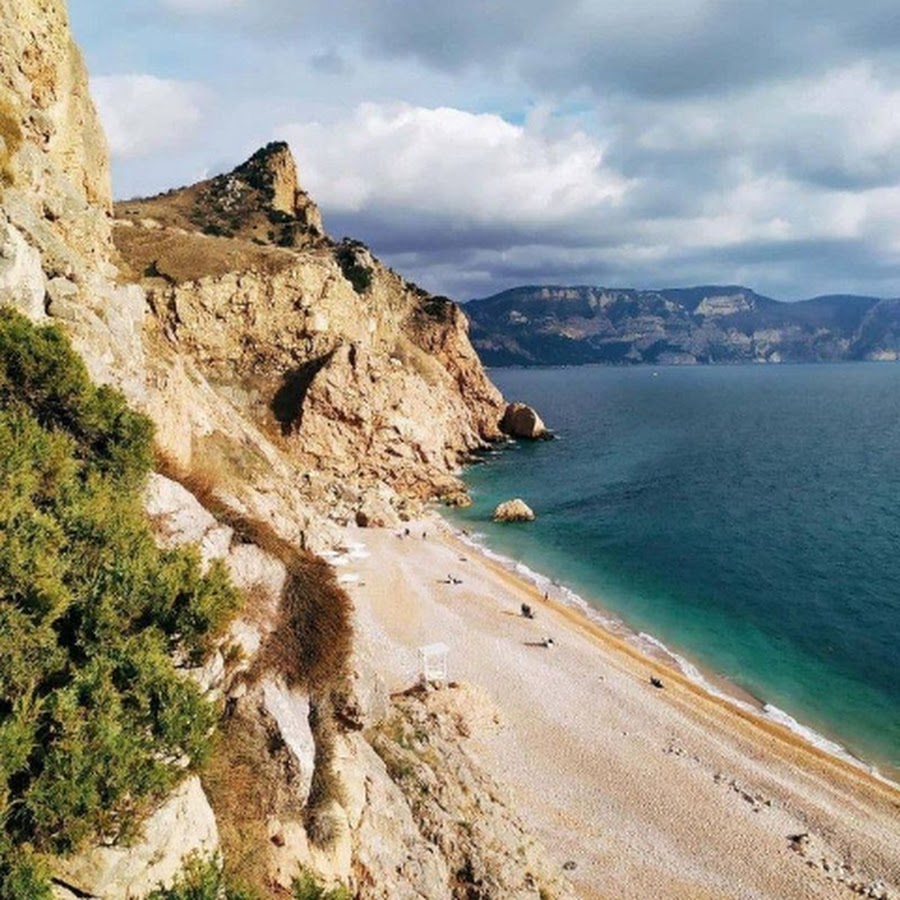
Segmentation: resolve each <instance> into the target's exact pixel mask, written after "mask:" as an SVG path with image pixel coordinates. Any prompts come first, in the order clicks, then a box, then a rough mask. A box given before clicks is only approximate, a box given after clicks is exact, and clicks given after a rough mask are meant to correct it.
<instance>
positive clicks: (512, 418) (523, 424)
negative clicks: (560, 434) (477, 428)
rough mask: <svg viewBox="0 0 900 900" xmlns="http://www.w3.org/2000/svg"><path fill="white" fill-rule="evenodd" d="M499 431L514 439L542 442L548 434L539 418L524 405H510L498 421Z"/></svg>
mask: <svg viewBox="0 0 900 900" xmlns="http://www.w3.org/2000/svg"><path fill="white" fill-rule="evenodd" d="M500 430H501V431H502V432H503V433H504V434H508V435H509V436H510V437H515V438H528V439H529V440H533V441H536V440H544V439H546V438H549V437H550V436H551V435H550V432H549V431H548V430H547V426H546V425H544V423H543V421H542V420H541V417H540V416H539V415H538V414H537V412H535V410H533V409H532V408H531V407H530V406H528V404H526V403H510V404H509V405H508V406H507V407H506V411H505V412H504V413H503V418H502V419H501V420H500Z"/></svg>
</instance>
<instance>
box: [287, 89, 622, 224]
mask: <svg viewBox="0 0 900 900" xmlns="http://www.w3.org/2000/svg"><path fill="white" fill-rule="evenodd" d="M278 133H279V134H281V135H284V136H286V137H287V139H288V140H289V141H290V142H291V144H292V145H293V147H294V148H295V151H296V154H297V157H298V159H299V162H300V167H301V174H302V178H303V181H304V184H305V185H306V186H307V187H308V188H309V189H310V191H311V192H312V193H313V195H314V196H315V197H317V198H318V199H319V200H320V202H322V204H323V205H324V206H326V207H329V208H330V209H332V210H338V211H353V212H357V211H360V210H365V209H378V208H382V209H384V208H403V209H407V210H409V211H410V213H412V214H422V213H428V214H436V215H438V216H440V217H446V218H452V219H455V220H456V221H457V222H459V223H460V224H464V223H466V222H478V223H486V222H506V223H510V224H516V225H518V224H521V223H523V221H524V222H527V223H531V224H537V223H554V222H559V221H562V220H564V219H566V218H569V217H572V216H578V215H580V214H583V213H585V212H588V211H595V210H600V209H602V208H604V207H609V206H611V205H615V204H616V203H617V202H618V201H620V200H621V198H622V197H623V195H624V194H625V192H626V191H627V188H628V184H627V182H626V180H625V179H623V178H622V177H621V176H620V175H619V174H618V173H616V172H615V171H613V170H612V169H610V168H609V167H608V166H606V165H605V164H604V161H603V148H602V146H601V145H600V144H599V143H598V142H597V141H596V140H594V139H592V138H590V137H589V136H587V135H586V134H585V133H584V132H581V131H574V132H572V133H569V134H567V135H563V136H550V135H548V134H547V133H546V132H545V130H544V128H543V119H542V117H535V120H534V121H530V122H528V123H526V124H525V125H516V124H512V123H510V122H507V121H506V120H504V119H503V118H501V117H500V116H496V115H491V114H484V113H481V114H476V113H471V112H466V111H463V110H460V109H452V108H447V107H440V108H436V109H428V108H424V107H418V106H410V105H407V104H392V105H381V104H375V103H364V104H361V105H359V106H358V107H357V108H356V109H355V111H354V112H353V113H352V114H351V115H350V116H349V117H347V118H344V119H341V120H339V121H337V122H334V123H330V124H328V125H324V124H321V123H312V124H293V125H288V126H285V127H284V128H282V129H279V131H278Z"/></svg>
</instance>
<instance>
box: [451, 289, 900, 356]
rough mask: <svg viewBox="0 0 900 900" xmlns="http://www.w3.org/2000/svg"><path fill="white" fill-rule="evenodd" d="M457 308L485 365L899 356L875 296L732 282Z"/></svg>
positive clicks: (898, 342) (897, 307)
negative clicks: (797, 292)
mask: <svg viewBox="0 0 900 900" xmlns="http://www.w3.org/2000/svg"><path fill="white" fill-rule="evenodd" d="M465 309H466V314H467V315H468V316H469V318H470V320H471V323H472V343H473V344H474V346H475V348H476V350H477V351H478V353H479V355H480V356H481V359H482V361H483V362H484V363H485V365H489V366H553V365H582V364H586V363H609V364H624V365H629V364H638V363H651V364H654V365H694V364H697V363H701V364H706V363H742V362H755V363H802V362H838V361H849V360H878V361H882V360H890V361H896V360H897V359H900V300H881V299H878V298H875V297H854V296H843V295H836V296H828V297H816V298H814V299H812V300H803V301H799V302H796V303H784V302H780V301H778V300H772V299H771V298H769V297H763V296H760V295H759V294H757V293H755V292H754V291H752V290H750V289H748V288H745V287H739V286H726V287H721V286H707V287H695V288H678V289H674V288H673V289H667V290H659V291H639V290H632V289H614V288H603V287H558V286H544V287H541V286H538V287H520V288H513V289H511V290H508V291H503V292H502V293H500V294H496V295H494V296H492V297H486V298H483V299H480V300H470V301H469V302H468V303H467V304H466V305H465Z"/></svg>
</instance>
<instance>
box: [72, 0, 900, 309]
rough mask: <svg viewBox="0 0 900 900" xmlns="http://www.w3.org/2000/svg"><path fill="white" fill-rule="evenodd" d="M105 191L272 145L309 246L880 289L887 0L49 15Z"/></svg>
mask: <svg viewBox="0 0 900 900" xmlns="http://www.w3.org/2000/svg"><path fill="white" fill-rule="evenodd" d="M69 9H70V15H71V18H72V24H73V29H74V33H75V37H76V40H77V41H78V42H79V44H80V45H81V47H82V50H83V51H84V53H85V57H86V60H87V63H88V68H89V70H90V73H91V82H92V90H93V93H94V98H95V101H96V103H97V106H98V109H99V111H100V115H101V119H102V121H103V125H104V128H105V130H106V133H107V137H108V140H109V144H110V150H111V153H112V160H113V188H114V191H115V194H116V196H117V197H119V198H125V197H133V196H140V195H148V194H153V193H157V192H159V191H162V190H165V189H168V188H170V187H176V186H179V185H183V184H191V183H193V182H195V181H198V180H201V179H202V178H206V177H209V176H211V175H214V174H218V173H219V172H223V171H228V170H230V169H231V168H233V167H234V166H235V165H237V164H239V163H240V162H242V161H243V160H244V159H246V158H247V157H248V156H250V155H251V154H252V153H253V152H254V151H255V150H256V149H257V148H258V147H260V146H262V145H264V144H266V143H267V142H269V141H271V140H286V141H288V142H289V143H290V145H291V148H292V150H293V152H294V156H295V158H296V159H297V163H298V167H299V172H300V179H301V182H302V184H303V186H304V187H305V188H306V189H307V190H308V191H309V192H310V193H311V195H312V196H313V198H314V199H315V200H316V201H317V202H318V204H319V206H320V207H321V209H322V213H323V216H324V219H325V226H326V229H327V230H328V232H329V233H330V234H332V235H333V236H335V237H341V236H343V235H348V236H351V237H354V238H357V239H360V240H363V241H364V242H365V243H367V244H368V245H369V246H370V247H371V248H372V249H373V251H374V252H375V253H376V255H378V256H379V257H380V258H381V259H382V260H384V261H385V262H386V263H387V264H388V265H390V266H392V267H393V268H395V269H397V270H398V271H399V272H401V273H402V274H403V275H405V276H406V277H408V278H410V279H411V280H413V281H415V282H417V283H418V284H420V285H421V286H422V287H424V288H426V289H428V290H430V291H432V292H434V293H440V294H448V295H449V296H452V297H453V298H454V299H457V300H463V301H464V300H467V299H470V298H472V297H481V296H487V295H489V294H492V293H494V292H497V291H500V290H503V289H506V288H509V287H514V286H517V285H522V284H593V285H603V286H606V287H637V288H662V287H679V286H689V285H698V284H743V285H746V286H748V287H752V288H754V289H755V290H757V291H758V292H760V293H762V294H766V295H768V296H772V297H776V298H778V299H783V300H797V299H801V298H806V297H812V296H815V295H819V294H833V293H857V294H867V295H873V296H886V297H897V296H900V52H898V51H900V12H898V9H897V3H896V0H854V2H852V3H851V2H847V0H778V2H774V0H772V2H770V0H629V2H627V3H622V2H615V3H613V2H611V0H554V2H552V3H551V2H550V0H454V2H449V0H329V2H328V3H324V2H321V0H122V2H117V3H110V2H109V0H69Z"/></svg>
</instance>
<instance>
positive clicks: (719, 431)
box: [452, 363, 900, 777]
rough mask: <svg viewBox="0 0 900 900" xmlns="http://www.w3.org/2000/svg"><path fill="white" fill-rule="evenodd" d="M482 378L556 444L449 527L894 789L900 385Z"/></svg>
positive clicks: (807, 372)
mask: <svg viewBox="0 0 900 900" xmlns="http://www.w3.org/2000/svg"><path fill="white" fill-rule="evenodd" d="M491 377H492V379H493V380H494V381H495V383H496V384H497V385H498V386H499V387H500V388H501V390H502V391H503V392H504V394H505V395H506V396H507V397H508V398H510V399H520V400H524V401H525V402H527V403H530V404H532V405H533V406H535V407H536V408H537V409H538V410H539V411H540V412H541V414H542V416H543V418H544V420H545V421H546V422H547V425H548V426H549V427H550V428H552V429H553V430H554V431H555V432H556V433H557V434H558V436H559V438H560V439H559V440H557V441H551V442H544V443H537V444H529V445H525V444H517V445H514V447H513V448H511V449H506V450H504V451H502V452H500V453H496V454H491V455H489V456H487V457H486V461H485V463H484V464H481V465H475V466H472V467H470V468H469V469H468V470H467V474H466V480H467V481H468V483H469V485H470V486H471V489H472V496H473V500H474V505H473V506H472V507H471V508H469V509H467V510H461V511H459V512H456V513H454V514H453V516H452V518H453V519H454V520H455V521H456V522H457V523H458V524H460V525H462V526H463V527H465V528H467V529H469V530H470V531H476V532H480V533H482V534H483V535H484V536H485V538H484V539H485V542H486V543H487V545H488V546H490V547H491V548H493V549H494V550H497V551H499V552H500V553H503V554H505V555H507V556H509V557H512V558H513V559H516V560H520V561H522V562H524V563H526V564H527V565H528V566H530V567H531V568H532V569H536V570H537V571H539V572H541V573H543V574H545V575H548V576H550V577H552V578H556V579H558V580H559V581H560V582H562V583H563V584H565V585H567V586H568V587H570V588H572V589H573V590H575V591H577V592H578V593H579V594H581V595H582V596H583V597H584V598H585V599H586V600H588V601H597V602H599V603H600V604H602V606H603V607H604V608H605V609H607V610H610V611H612V612H614V613H616V614H617V615H618V616H619V617H621V618H622V619H623V620H624V621H625V622H626V623H627V624H628V625H629V626H630V627H631V628H632V629H634V630H635V631H643V632H647V633H649V634H651V635H653V636H655V637H656V638H658V639H660V640H661V641H663V642H664V643H665V644H666V645H667V646H668V647H670V648H671V649H672V650H674V651H676V652H678V653H679V654H682V655H683V656H685V657H687V658H688V659H690V660H693V661H695V662H698V663H700V664H702V665H703V666H705V667H706V668H707V669H710V670H712V671H714V672H716V673H718V674H720V675H723V676H725V677H726V678H728V679H729V680H731V681H732V682H734V683H736V684H738V685H740V686H741V687H743V688H745V689H746V690H748V691H749V692H750V693H752V694H754V695H755V696H757V697H758V698H760V699H761V700H763V701H764V702H766V703H769V704H772V705H774V706H776V707H778V708H779V709H781V710H784V711H786V712H787V713H788V714H790V715H791V716H793V717H794V718H795V719H798V720H799V721H800V722H802V723H803V724H804V725H806V726H809V727H811V728H813V729H815V730H816V731H817V732H820V733H821V734H823V735H825V736H827V737H829V738H831V739H833V740H836V741H838V742H839V743H841V744H842V745H843V746H844V747H846V748H847V749H848V750H849V751H850V752H852V753H854V754H856V755H858V756H861V757H863V758H864V759H867V760H869V761H872V762H875V763H876V764H877V765H879V766H881V767H883V768H885V769H890V770H892V772H891V774H893V775H894V776H895V777H896V775H897V772H898V770H900V365H890V364H862V363H861V364H849V365H834V366H828V365H822V366H785V367H750V366H747V367H718V368H690V369H687V368H660V369H658V370H653V369H650V368H634V369H612V368H595V367H586V368H574V369H538V370H534V369H532V370H513V369H494V370H492V371H491ZM511 497H522V498H523V499H524V500H525V501H526V502H527V503H528V504H529V505H531V506H532V508H533V509H534V510H535V512H536V513H537V515H538V519H537V521H535V522H533V523H531V524H528V525H495V524H493V523H491V522H490V514H491V512H492V510H493V508H494V506H495V505H496V504H497V503H498V502H500V501H501V500H506V499H509V498H511Z"/></svg>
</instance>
